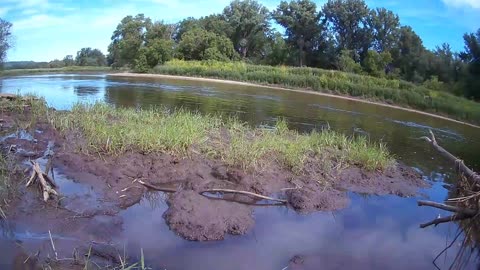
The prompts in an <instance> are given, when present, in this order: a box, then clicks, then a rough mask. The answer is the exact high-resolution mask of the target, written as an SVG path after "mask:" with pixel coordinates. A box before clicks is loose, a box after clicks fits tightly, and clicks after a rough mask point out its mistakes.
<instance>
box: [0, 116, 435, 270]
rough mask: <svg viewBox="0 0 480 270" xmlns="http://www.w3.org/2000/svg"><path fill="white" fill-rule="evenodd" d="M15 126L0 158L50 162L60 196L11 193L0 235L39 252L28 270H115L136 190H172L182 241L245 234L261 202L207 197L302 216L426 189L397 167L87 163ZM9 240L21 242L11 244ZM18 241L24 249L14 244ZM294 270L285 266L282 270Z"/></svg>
mask: <svg viewBox="0 0 480 270" xmlns="http://www.w3.org/2000/svg"><path fill="white" fill-rule="evenodd" d="M18 117H19V116H18V115H14V114H10V113H4V114H3V115H2V117H1V118H2V123H1V124H2V126H1V131H2V133H1V134H2V136H3V137H2V139H1V140H0V146H1V148H2V151H3V152H5V153H6V152H9V153H10V155H13V156H14V157H15V159H16V161H17V163H18V164H20V168H19V170H20V171H24V172H26V175H28V173H27V172H28V170H27V169H28V168H29V161H30V160H36V161H37V162H39V164H40V165H41V167H42V168H44V167H45V164H46V162H47V158H46V156H47V154H52V153H53V155H54V159H53V165H54V166H53V167H54V169H53V175H54V180H55V182H56V184H57V185H58V187H59V188H58V192H59V193H60V196H59V197H58V198H57V199H56V200H51V201H49V202H47V203H45V202H43V201H42V200H41V196H40V193H39V192H38V190H36V189H35V188H25V187H24V183H25V182H21V183H19V191H18V194H17V196H16V197H15V198H14V199H13V200H12V202H11V203H9V205H8V208H7V213H8V224H13V225H7V223H5V224H4V226H5V227H8V226H10V227H9V228H6V229H4V231H7V230H8V231H10V232H11V234H12V237H10V239H12V241H13V242H15V241H21V242H22V243H23V246H24V247H25V248H24V249H25V250H28V251H29V252H30V253H29V254H30V255H31V254H32V250H41V251H42V252H40V253H39V255H37V256H34V258H32V260H33V259H35V262H36V261H40V262H45V261H46V260H47V258H52V257H53V258H55V257H58V258H69V259H68V260H65V261H63V262H62V263H60V266H61V267H63V266H64V265H68V267H66V268H68V269H74V268H75V267H77V264H76V263H77V261H75V260H73V261H72V258H75V256H74V255H72V253H73V254H74V253H75V252H77V253H79V254H86V253H89V254H90V256H91V257H92V260H93V261H95V263H96V264H98V265H103V266H109V265H110V266H111V265H115V264H118V254H121V252H119V250H120V249H121V248H120V247H119V246H118V243H115V241H116V240H117V239H119V237H120V236H121V235H122V234H123V233H124V232H123V230H124V223H125V222H126V221H125V219H124V216H123V214H122V213H124V212H125V211H128V210H130V209H134V206H135V205H137V204H138V203H139V202H140V201H142V200H145V198H146V197H147V198H148V197H149V196H151V194H152V190H149V189H148V188H147V187H145V186H144V185H142V184H141V183H140V181H143V182H146V183H149V184H150V185H153V186H155V187H159V188H168V189H172V190H175V191H176V192H172V193H165V194H164V195H163V197H162V198H163V201H164V202H165V203H166V205H165V209H166V210H165V212H164V213H163V215H162V218H163V219H164V222H165V224H166V225H167V226H168V227H169V229H170V230H171V231H173V232H174V233H175V234H177V235H178V236H180V237H182V238H184V239H187V240H192V241H212V240H222V239H224V238H225V237H226V236H227V235H242V234H245V233H248V232H249V231H250V230H251V229H252V228H253V227H254V226H255V214H254V211H255V208H256V207H266V205H268V204H269V203H271V202H269V201H261V200H258V199H252V198H250V197H246V196H243V195H238V194H234V195H223V196H221V195H219V194H209V196H208V197H207V196H203V195H201V194H200V192H201V191H203V190H207V189H212V188H216V189H219V188H223V189H235V190H242V191H248V192H253V193H257V194H261V195H266V196H271V197H274V198H280V199H285V200H287V205H286V206H271V207H287V208H290V209H293V210H294V211H296V212H298V213H302V214H308V213H312V212H317V211H335V210H339V209H343V208H345V207H347V206H348V205H349V202H350V199H349V197H348V194H347V193H348V192H358V193H367V194H378V195H383V194H394V195H399V196H413V195H415V194H416V193H417V191H418V188H420V187H424V186H425V185H426V184H425V182H424V181H423V180H422V178H421V175H420V174H418V173H417V172H415V171H414V170H413V169H412V168H409V167H406V166H403V165H400V164H397V165H396V166H395V168H392V169H390V170H389V171H387V172H367V171H365V170H363V169H360V168H356V167H350V168H347V169H345V170H342V171H338V172H333V173H331V175H329V176H328V177H327V176H325V174H322V173H321V172H320V173H319V172H318V170H319V168H320V166H319V167H318V168H314V169H316V170H317V173H315V174H308V173H304V174H293V173H292V172H290V171H287V170H285V169H283V168H282V167H281V166H279V165H276V164H271V166H267V167H265V168H263V169H262V170H259V171H255V172H248V171H243V170H241V169H239V168H232V167H228V166H226V165H225V164H223V163H222V162H221V161H219V160H210V159H206V158H205V157H203V156H201V155H197V154H191V155H189V156H187V157H178V156H173V155H170V154H166V153H142V152H135V151H133V152H128V153H125V154H122V155H119V156H100V155H88V154H85V153H84V151H82V150H84V147H85V141H83V140H82V138H81V136H80V135H79V134H76V133H73V132H71V133H69V134H60V133H59V132H57V131H56V130H54V129H53V128H52V127H51V126H50V125H49V124H48V123H37V124H35V126H34V127H29V129H28V130H20V131H13V130H12V127H14V126H15V121H16V119H17V118H18ZM26 175H25V177H24V178H27V176H26ZM155 193H158V192H155ZM130 216H135V214H133V215H132V214H130ZM138 222H143V223H148V222H149V220H138ZM12 226H13V227H12ZM145 226H147V225H145ZM19 231H28V232H29V234H28V235H15V233H16V232H19ZM49 232H54V234H53V236H52V237H53V238H54V239H55V241H56V249H57V253H58V254H55V252H54V251H53V250H52V248H51V245H50V241H51V237H50V236H49ZM22 237H24V241H22V240H19V239H22ZM132 237H134V236H132ZM58 258H57V259H58ZM56 261H57V262H56V263H58V260H56ZM299 265H301V264H300V263H298V262H296V261H295V262H294V263H293V265H292V269H294V267H297V266H298V267H300V266H299ZM32 269H33V268H32ZM298 269H302V268H298Z"/></svg>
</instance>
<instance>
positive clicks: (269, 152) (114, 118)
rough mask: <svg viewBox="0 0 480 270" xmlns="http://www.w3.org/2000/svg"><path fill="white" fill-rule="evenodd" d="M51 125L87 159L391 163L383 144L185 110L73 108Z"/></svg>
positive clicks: (296, 165) (298, 166)
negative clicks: (75, 140) (136, 156)
mask: <svg viewBox="0 0 480 270" xmlns="http://www.w3.org/2000/svg"><path fill="white" fill-rule="evenodd" d="M51 122H52V124H53V125H54V126H55V127H56V128H57V129H59V130H60V131H62V132H68V131H77V132H80V134H81V135H82V136H83V139H85V140H86V142H87V147H86V148H85V149H84V151H86V153H87V154H97V153H100V154H111V155H120V154H122V153H124V152H126V151H130V150H139V151H142V152H147V153H148V152H167V153H170V154H175V155H190V154H191V153H193V152H197V153H200V154H204V155H206V156H209V157H214V158H217V159H220V160H222V161H223V162H225V163H227V164H228V165H231V166H238V167H242V168H244V169H256V168H260V167H262V166H263V165H264V164H267V163H268V162H269V161H275V162H278V163H279V164H280V165H282V166H283V167H285V168H287V169H290V170H292V171H294V172H296V173H299V172H301V171H302V169H303V167H304V165H305V162H306V161H307V160H308V159H310V160H311V159H314V160H320V157H321V158H322V159H325V158H326V157H328V159H330V160H333V161H334V162H335V163H339V162H343V163H345V164H350V165H356V166H359V167H363V168H366V169H368V170H383V169H385V168H387V167H389V166H390V165H392V164H393V162H394V160H393V158H392V157H391V155H390V154H389V153H388V151H387V149H386V147H385V146H384V145H383V144H378V143H372V142H369V141H368V140H367V139H366V138H363V137H357V138H354V137H347V136H346V135H343V134H340V133H337V132H334V131H330V130H324V131H314V132H312V133H309V134H300V133H298V132H296V131H294V130H290V129H289V128H288V126H287V123H286V121H284V120H280V121H278V123H277V124H276V126H275V127H274V128H272V129H260V128H252V127H249V126H247V125H246V124H245V123H242V122H240V121H238V120H236V119H233V118H228V119H225V118H222V117H220V116H214V115H201V114H198V113H193V112H189V111H186V110H177V111H168V110H165V109H150V110H135V109H128V108H114V107H112V106H109V105H106V104H101V103H97V104H90V105H88V104H76V105H75V106H73V108H72V110H71V112H63V113H56V114H54V115H52V116H51Z"/></svg>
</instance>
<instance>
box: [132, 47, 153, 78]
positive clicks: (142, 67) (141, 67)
mask: <svg viewBox="0 0 480 270" xmlns="http://www.w3.org/2000/svg"><path fill="white" fill-rule="evenodd" d="M133 69H134V70H135V71H136V72H140V73H147V72H148V71H149V70H150V66H149V65H148V61H147V56H146V55H145V53H144V52H143V51H140V53H139V54H138V57H137V58H136V59H135V60H134V62H133Z"/></svg>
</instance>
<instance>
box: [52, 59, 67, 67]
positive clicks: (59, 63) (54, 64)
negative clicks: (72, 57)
mask: <svg viewBox="0 0 480 270" xmlns="http://www.w3.org/2000/svg"><path fill="white" fill-rule="evenodd" d="M64 66H65V64H64V62H63V61H60V60H58V59H55V60H53V61H50V62H49V63H48V67H49V68H62V67H64Z"/></svg>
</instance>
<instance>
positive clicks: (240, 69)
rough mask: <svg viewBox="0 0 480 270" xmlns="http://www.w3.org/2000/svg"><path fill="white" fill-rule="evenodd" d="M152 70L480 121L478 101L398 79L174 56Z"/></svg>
mask: <svg viewBox="0 0 480 270" xmlns="http://www.w3.org/2000/svg"><path fill="white" fill-rule="evenodd" d="M153 72H155V73H161V74H171V75H183V76H198V77H212V78H220V79H230V80H237V81H247V82H254V83H260V84H269V85H272V84H273V85H279V86H285V87H292V88H304V89H311V90H314V91H320V92H326V93H334V94H342V95H350V96H355V97H362V98H366V99H370V100H376V101H385V102H389V103H394V104H397V105H402V106H408V107H412V108H415V109H419V110H423V111H427V112H434V113H440V114H444V115H449V116H451V117H454V118H457V119H461V120H467V121H470V122H474V123H480V106H478V104H477V103H476V102H473V101H469V100H466V99H464V98H460V97H456V96H454V95H452V94H449V93H445V92H437V91H434V90H430V89H427V88H425V87H423V86H417V85H415V84H413V83H409V82H406V81H401V80H396V79H386V78H376V77H371V76H362V75H356V74H351V73H344V72H339V71H332V70H323V69H317V68H294V67H272V66H259V65H249V64H245V63H241V62H216V61H180V60H172V61H169V62H166V63H165V65H162V66H157V67H156V68H155V69H154V70H153Z"/></svg>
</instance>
